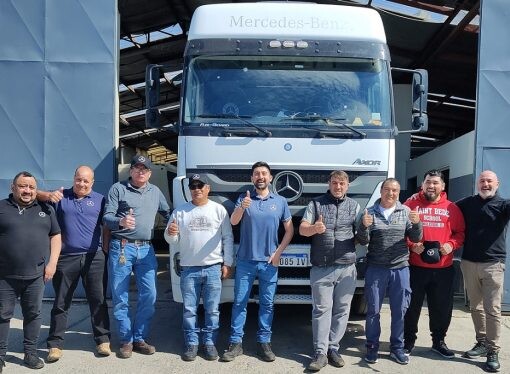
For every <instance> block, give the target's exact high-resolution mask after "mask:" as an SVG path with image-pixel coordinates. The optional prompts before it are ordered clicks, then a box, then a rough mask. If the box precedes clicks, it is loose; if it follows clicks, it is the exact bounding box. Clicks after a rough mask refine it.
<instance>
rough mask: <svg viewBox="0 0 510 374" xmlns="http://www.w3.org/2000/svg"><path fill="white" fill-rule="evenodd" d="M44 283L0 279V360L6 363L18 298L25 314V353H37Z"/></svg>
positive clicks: (37, 280) (41, 280)
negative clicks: (8, 340)
mask: <svg viewBox="0 0 510 374" xmlns="http://www.w3.org/2000/svg"><path fill="white" fill-rule="evenodd" d="M43 294H44V281H43V277H42V276H40V277H38V278H35V279H28V280H26V279H25V280H23V279H13V278H4V279H0V358H1V359H2V360H4V361H5V355H6V353H7V339H8V337H9V325H10V322H11V318H12V316H13V315H14V306H15V304H16V298H18V297H19V298H20V305H21V313H22V314H23V336H24V338H23V346H24V349H25V353H30V354H36V353H37V341H38V340H39V332H40V330H41V306H42V298H43Z"/></svg>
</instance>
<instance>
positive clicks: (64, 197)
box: [37, 166, 111, 362]
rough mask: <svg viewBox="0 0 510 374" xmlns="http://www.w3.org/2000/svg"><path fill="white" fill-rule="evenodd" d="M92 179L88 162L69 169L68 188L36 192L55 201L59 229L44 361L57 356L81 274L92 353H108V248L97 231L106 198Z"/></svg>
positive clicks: (60, 353)
mask: <svg viewBox="0 0 510 374" xmlns="http://www.w3.org/2000/svg"><path fill="white" fill-rule="evenodd" d="M93 185H94V171H93V170H92V169H91V168H90V167H88V166H80V167H78V168H77V169H76V171H75V173H74V180H73V187H72V188H69V189H65V190H64V189H61V190H57V191H53V192H46V191H38V193H37V197H38V199H39V200H43V201H48V200H49V201H53V202H54V207H55V211H56V212H57V219H58V223H59V225H60V228H61V229H62V251H61V252H60V257H59V259H58V264H57V271H56V273H55V276H54V277H53V289H54V290H55V300H54V303H53V308H52V309H51V321H50V331H49V334H48V339H47V341H46V343H47V345H48V349H49V353H48V357H47V359H46V360H47V361H48V362H55V361H58V360H59V359H60V358H61V357H62V353H63V352H62V350H63V348H64V334H65V331H66V328H67V316H68V313H69V309H70V308H71V302H72V299H73V295H74V291H75V290H76V287H77V286H78V281H79V280H80V278H81V279H82V283H83V288H84V289H85V295H86V297H87V302H88V304H89V309H90V320H91V323H92V332H93V334H94V340H95V343H96V350H97V353H98V354H99V355H101V356H109V355H110V353H111V351H110V319H109V317H108V307H107V305H106V300H105V282H104V276H105V265H106V264H105V262H106V260H105V259H106V255H105V252H104V251H103V249H105V250H108V248H107V247H105V248H104V245H107V244H108V241H109V240H108V234H109V232H108V231H107V230H104V233H105V235H106V236H107V238H103V237H102V236H103V233H102V232H103V230H102V226H101V222H102V218H103V211H104V205H105V198H104V196H103V195H101V194H99V193H97V192H95V191H92V186H93ZM105 239H106V240H105ZM103 244H104V245H103Z"/></svg>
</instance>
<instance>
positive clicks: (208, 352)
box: [204, 344, 218, 361]
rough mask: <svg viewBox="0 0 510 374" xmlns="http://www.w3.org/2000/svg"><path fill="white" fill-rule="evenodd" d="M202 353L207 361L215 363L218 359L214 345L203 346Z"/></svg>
mask: <svg viewBox="0 0 510 374" xmlns="http://www.w3.org/2000/svg"><path fill="white" fill-rule="evenodd" d="M204 353H205V359H206V360H207V361H216V360H217V359H218V350H217V349H216V347H215V346H214V344H206V345H204Z"/></svg>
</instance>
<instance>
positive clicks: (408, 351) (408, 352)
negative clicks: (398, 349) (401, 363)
mask: <svg viewBox="0 0 510 374" xmlns="http://www.w3.org/2000/svg"><path fill="white" fill-rule="evenodd" d="M413 349H414V343H405V342H404V354H405V355H406V356H411V352H412V351H413Z"/></svg>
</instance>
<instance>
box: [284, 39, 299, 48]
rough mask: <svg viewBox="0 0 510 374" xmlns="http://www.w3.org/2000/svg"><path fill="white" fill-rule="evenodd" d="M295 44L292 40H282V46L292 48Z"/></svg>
mask: <svg viewBox="0 0 510 374" xmlns="http://www.w3.org/2000/svg"><path fill="white" fill-rule="evenodd" d="M295 46H296V44H295V43H294V41H293V40H284V41H283V48H294V47H295Z"/></svg>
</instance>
